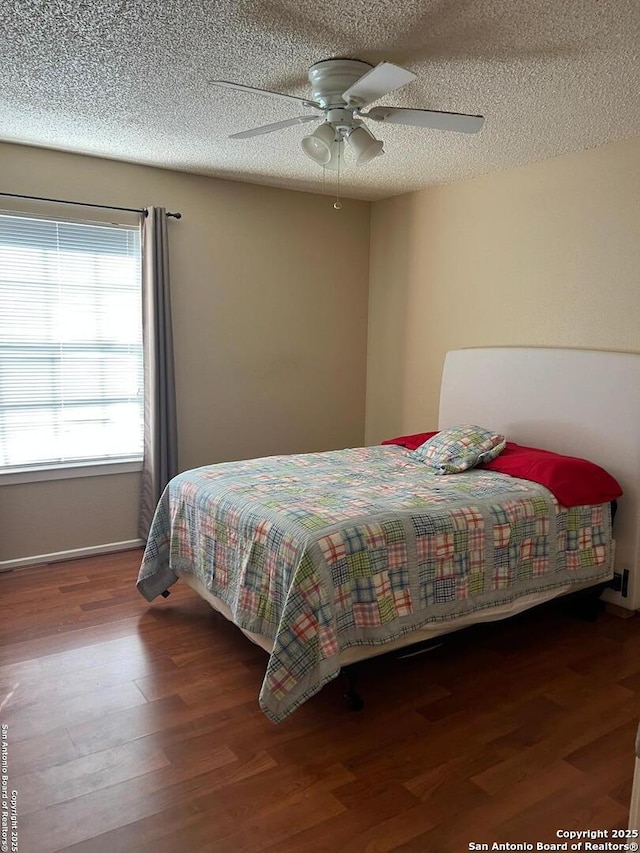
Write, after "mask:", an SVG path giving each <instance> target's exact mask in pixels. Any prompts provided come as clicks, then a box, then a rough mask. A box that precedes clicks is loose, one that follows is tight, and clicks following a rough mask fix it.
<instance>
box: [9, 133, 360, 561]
mask: <svg viewBox="0 0 640 853" xmlns="http://www.w3.org/2000/svg"><path fill="white" fill-rule="evenodd" d="M0 189H1V190H3V191H5V192H15V193H24V194H28V195H45V196H56V197H61V198H66V199H78V200H86V201H92V202H96V203H100V204H116V205H121V206H125V207H139V206H145V205H150V204H156V205H162V206H164V207H166V208H167V209H169V210H179V211H181V212H182V214H183V219H182V220H181V221H180V222H176V221H170V225H169V227H170V246H171V275H172V294H173V315H174V335H175V360H176V382H177V396H178V411H179V432H180V437H179V456H180V466H181V468H182V469H186V468H192V467H195V466H198V465H205V464H208V463H213V462H219V461H223V460H231V459H241V458H246V457H253V456H261V455H268V454H273V453H290V452H299V451H300V452H302V451H314V450H325V449H330V448H338V447H345V446H354V445H359V444H362V441H363V437H364V405H365V365H366V337H367V288H368V262H369V211H370V205H369V204H368V203H365V202H357V201H345V203H344V205H343V209H342V210H341V211H340V212H339V213H338V212H336V211H334V210H333V207H332V204H331V202H330V200H329V199H328V198H324V197H321V196H318V195H310V194H306V193H298V192H291V191H287V190H278V189H271V188H267V187H259V186H255V185H252V184H244V183H237V182H231V181H224V180H218V179H214V178H204V177H200V176H195V175H187V174H183V173H178V172H171V171H165V170H161V169H154V168H149V167H145V166H136V165H131V164H126V163H119V162H116V161H110V160H101V159H97V158H91V157H84V156H80V155H75V154H66V153H62V152H54V151H48V150H45V149H38V148H29V147H25V146H18V145H2V144H0ZM1 202H2V200H1V199H0V206H1ZM327 256H330V259H329V260H327ZM136 492H137V475H131V474H123V475H118V476H101V477H96V478H91V479H83V480H81V479H77V480H60V481H54V482H50V483H47V484H44V485H42V484H37V483H35V484H26V485H20V486H4V487H0V561H3V560H5V561H6V560H11V559H15V558H19V557H23V556H28V555H32V554H44V553H50V552H54V551H62V550H67V549H72V548H79V547H84V546H89V545H99V544H102V543H107V542H116V541H123V540H129V539H134V538H135V537H136V535H137V534H136V525H137V519H136V511H135V501H136Z"/></svg>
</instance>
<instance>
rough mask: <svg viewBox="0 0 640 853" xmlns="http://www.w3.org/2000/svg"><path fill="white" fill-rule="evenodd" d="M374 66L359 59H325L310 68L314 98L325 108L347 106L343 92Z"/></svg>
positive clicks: (310, 80) (310, 81)
mask: <svg viewBox="0 0 640 853" xmlns="http://www.w3.org/2000/svg"><path fill="white" fill-rule="evenodd" d="M372 67H373V66H372V65H370V64H369V63H368V62H362V61H360V60H359V59H324V60H322V62H316V64H315V65H312V66H311V68H310V69H309V83H310V84H311V91H312V92H313V100H314V101H316V102H317V103H318V104H320V106H321V107H323V108H324V109H327V108H331V107H334V108H336V109H340V108H344V107H345V106H346V103H345V100H344V98H343V97H342V93H343V92H346V90H347V89H348V88H349V87H350V86H352V85H353V84H354V83H355V82H356V80H359V79H360V77H362V75H363V74H366V73H367V71H370V70H371V68H372Z"/></svg>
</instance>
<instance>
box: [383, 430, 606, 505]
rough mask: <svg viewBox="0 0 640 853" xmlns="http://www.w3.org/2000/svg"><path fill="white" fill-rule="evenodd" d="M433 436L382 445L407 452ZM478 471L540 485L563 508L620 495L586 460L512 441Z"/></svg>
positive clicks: (421, 434)
mask: <svg viewBox="0 0 640 853" xmlns="http://www.w3.org/2000/svg"><path fill="white" fill-rule="evenodd" d="M436 432H437V431H436ZM436 432H418V433H413V434H412V435H403V436H399V437H398V438H390V439H387V440H386V441H383V442H382V444H397V445H400V446H401V447H406V448H407V449H408V450H415V449H416V448H418V447H420V445H421V444H423V443H424V442H425V441H427V439H429V438H432V437H433V436H434V435H436ZM478 467H479V468H486V469H488V470H489V471H498V472H499V473H501V474H508V475H509V476H511V477H520V478H521V479H523V480H532V481H533V482H534V483H540V484H541V485H542V486H545V487H546V488H547V489H549V491H551V492H553V494H554V495H555V496H556V498H557V499H558V501H559V502H560V503H561V504H562V505H563V506H566V507H572V506H585V505H587V504H601V503H606V502H608V501H612V500H615V499H616V498H619V497H620V495H621V494H622V488H621V487H620V484H619V483H618V481H617V480H616V479H615V478H614V477H612V476H611V474H609V473H608V472H607V471H605V470H604V468H601V467H600V466H599V465H596V464H595V463H593V462H589V460H588V459H581V458H579V457H577V456H563V455H562V454H560V453H553V452H552V451H551V450H542V449H540V448H537V447H526V446H525V445H522V444H516V443H515V442H512V441H508V442H507V446H506V447H505V449H504V450H503V451H502V453H501V454H500V456H498V457H497V459H494V460H493V461H492V462H487V463H486V464H485V465H479V466H478ZM453 476H455V475H453Z"/></svg>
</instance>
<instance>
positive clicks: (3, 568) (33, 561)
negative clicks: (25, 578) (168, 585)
mask: <svg viewBox="0 0 640 853" xmlns="http://www.w3.org/2000/svg"><path fill="white" fill-rule="evenodd" d="M143 545H144V540H142V539H129V540H128V541H126V542H107V543H106V544H105V545H92V546H91V547H89V548H73V549H71V550H70V551H54V553H53V554H39V555H37V556H34V557H20V558H19V559H17V560H4V561H2V560H0V572H9V571H12V570H13V569H26V568H28V567H29V566H42V565H46V564H47V563H60V562H62V561H63V560H78V559H80V557H94V556H96V555H98V554H112V553H114V552H116V551H131V550H132V549H133V548H142V546H143Z"/></svg>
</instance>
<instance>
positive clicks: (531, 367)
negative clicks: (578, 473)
mask: <svg viewBox="0 0 640 853" xmlns="http://www.w3.org/2000/svg"><path fill="white" fill-rule="evenodd" d="M459 423H477V424H480V425H481V426H486V427H490V428H491V429H495V430H497V431H498V432H501V433H502V434H503V435H506V436H507V438H508V439H510V440H512V441H517V442H519V443H520V444H528V445H531V446H533V447H542V448H545V449H546V450H555V451H557V452H558V453H565V454H568V455H571V456H582V457H584V458H586V459H590V460H591V461H592V462H596V463H597V464H598V465H601V466H602V467H603V468H606V470H607V471H609V472H610V473H611V474H613V476H614V477H615V478H616V479H617V480H618V481H619V483H620V485H621V486H622V488H623V489H624V495H623V497H621V498H620V500H619V501H618V513H617V515H616V519H615V529H614V536H615V540H616V571H620V572H621V571H622V570H623V569H628V570H629V572H630V578H629V594H628V597H627V598H622V597H621V596H620V595H619V594H618V593H614V592H613V591H610V590H608V591H607V592H606V593H605V596H604V597H605V598H606V599H607V600H608V601H612V602H615V603H616V604H619V605H621V606H623V607H626V608H629V609H633V610H635V609H636V608H638V607H640V518H639V511H640V506H639V503H640V500H639V499H640V355H639V354H633V353H620V352H601V351H595V350H577V349H534V348H529V347H490V348H482V349H466V350H453V351H452V352H449V353H447V357H446V360H445V365H444V371H443V374H442V388H441V392H440V417H439V428H440V429H445V428H446V427H450V426H454V425H455V424H459Z"/></svg>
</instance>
